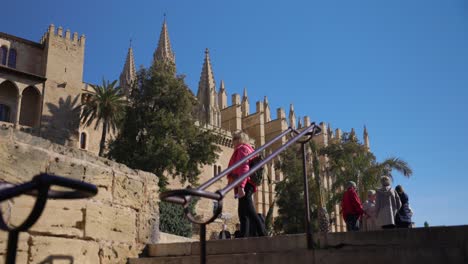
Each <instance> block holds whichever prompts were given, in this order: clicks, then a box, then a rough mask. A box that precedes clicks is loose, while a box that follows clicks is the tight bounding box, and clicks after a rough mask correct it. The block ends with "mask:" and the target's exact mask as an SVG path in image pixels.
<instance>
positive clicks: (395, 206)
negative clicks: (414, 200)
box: [375, 176, 401, 229]
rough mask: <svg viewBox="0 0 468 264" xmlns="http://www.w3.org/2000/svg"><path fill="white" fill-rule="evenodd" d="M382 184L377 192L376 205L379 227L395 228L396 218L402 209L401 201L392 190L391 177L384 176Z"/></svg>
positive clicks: (381, 180) (381, 179)
mask: <svg viewBox="0 0 468 264" xmlns="http://www.w3.org/2000/svg"><path fill="white" fill-rule="evenodd" d="M380 182H381V184H382V188H380V189H378V190H377V197H376V203H375V207H376V209H375V211H376V216H377V225H378V226H380V227H382V229H391V228H395V216H396V215H397V213H398V210H400V208H401V201H400V198H399V197H398V194H397V193H396V192H395V190H393V189H392V187H391V181H390V178H389V177H387V176H382V177H381V178H380Z"/></svg>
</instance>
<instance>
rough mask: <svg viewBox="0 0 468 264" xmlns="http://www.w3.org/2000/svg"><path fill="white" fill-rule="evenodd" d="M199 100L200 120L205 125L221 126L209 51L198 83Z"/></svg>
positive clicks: (206, 52) (206, 53)
mask: <svg viewBox="0 0 468 264" xmlns="http://www.w3.org/2000/svg"><path fill="white" fill-rule="evenodd" d="M197 98H198V103H199V108H198V115H199V120H200V121H201V122H202V123H204V124H209V125H212V126H216V127H219V126H221V113H220V111H219V104H218V96H217V93H216V83H215V79H214V74H213V69H212V66H211V60H210V52H209V50H208V49H206V50H205V60H204V62H203V67H202V72H201V76H200V81H199V83H198V92H197Z"/></svg>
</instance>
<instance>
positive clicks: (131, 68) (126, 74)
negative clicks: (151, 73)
mask: <svg viewBox="0 0 468 264" xmlns="http://www.w3.org/2000/svg"><path fill="white" fill-rule="evenodd" d="M135 80H136V69H135V59H134V57H133V49H132V45H131V44H130V47H129V48H128V52H127V58H126V59H125V65H124V67H123V70H122V73H121V74H120V88H121V89H122V91H123V92H124V94H125V96H127V97H128V96H130V94H131V89H132V85H133V84H134V83H135Z"/></svg>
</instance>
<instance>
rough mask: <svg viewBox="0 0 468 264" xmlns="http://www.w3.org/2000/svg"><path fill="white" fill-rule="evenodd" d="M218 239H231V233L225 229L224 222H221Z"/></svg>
mask: <svg viewBox="0 0 468 264" xmlns="http://www.w3.org/2000/svg"><path fill="white" fill-rule="evenodd" d="M218 239H231V233H230V232H229V231H228V230H226V224H223V230H221V232H219V235H218Z"/></svg>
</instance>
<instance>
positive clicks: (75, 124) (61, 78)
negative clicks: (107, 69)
mask: <svg viewBox="0 0 468 264" xmlns="http://www.w3.org/2000/svg"><path fill="white" fill-rule="evenodd" d="M85 42H86V38H85V36H84V35H81V36H80V37H78V33H76V32H75V33H73V34H71V32H70V30H69V29H67V30H65V32H64V30H63V28H62V27H61V26H59V27H58V28H55V26H54V25H50V26H49V28H48V30H47V32H46V33H45V34H44V36H43V37H42V39H41V44H42V45H43V46H44V53H43V55H44V56H43V62H44V64H43V73H44V76H45V77H46V78H47V81H46V82H45V90H46V91H47V92H45V93H44V98H43V102H46V103H45V104H44V107H43V110H42V118H41V126H42V127H43V128H47V129H43V130H44V132H43V133H42V135H43V136H44V137H46V138H51V139H54V140H56V141H58V142H64V144H67V145H70V146H76V144H77V141H78V131H79V126H80V122H79V111H74V110H73V109H76V107H77V106H79V105H80V101H79V100H80V99H81V94H82V89H83V86H84V85H83V65H84V52H85ZM64 106H67V107H64ZM57 109H60V110H59V112H60V114H59V115H58V114H57Z"/></svg>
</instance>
